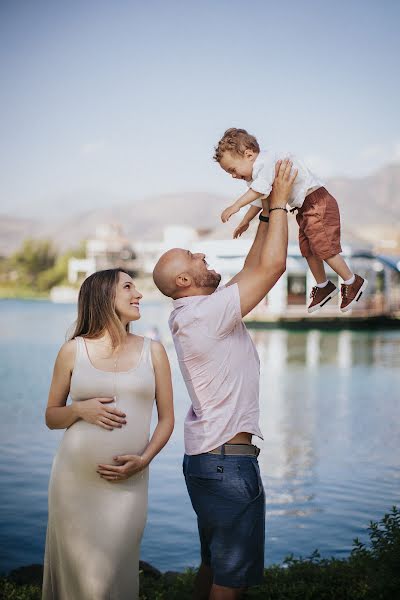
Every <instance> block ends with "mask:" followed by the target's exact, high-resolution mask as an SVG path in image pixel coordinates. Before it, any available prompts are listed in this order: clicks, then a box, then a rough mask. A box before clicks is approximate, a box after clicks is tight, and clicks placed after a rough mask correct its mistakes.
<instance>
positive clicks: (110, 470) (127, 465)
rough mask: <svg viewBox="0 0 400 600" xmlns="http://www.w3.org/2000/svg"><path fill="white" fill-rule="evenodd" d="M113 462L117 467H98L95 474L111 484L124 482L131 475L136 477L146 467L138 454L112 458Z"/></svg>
mask: <svg viewBox="0 0 400 600" xmlns="http://www.w3.org/2000/svg"><path fill="white" fill-rule="evenodd" d="M114 462H116V463H117V465H99V466H98V468H97V473H98V474H99V475H100V477H101V478H102V479H106V480H107V481H110V482H111V483H118V482H119V481H125V479H129V477H132V475H136V473H139V472H140V471H142V470H143V469H144V468H146V467H147V464H148V463H146V462H145V460H144V459H143V458H142V457H141V456H139V455H138V454H126V455H124V456H114Z"/></svg>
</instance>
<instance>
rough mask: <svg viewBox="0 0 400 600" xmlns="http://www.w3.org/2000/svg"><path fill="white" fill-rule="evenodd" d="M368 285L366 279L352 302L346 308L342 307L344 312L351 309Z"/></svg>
mask: <svg viewBox="0 0 400 600" xmlns="http://www.w3.org/2000/svg"><path fill="white" fill-rule="evenodd" d="M367 287H368V280H367V279H364V283H363V284H362V286H361V287H360V289H359V291H358V294H357V296H356V297H355V298H354V299H353V300H352V301H351V302H350V304H348V305H347V306H346V307H345V308H341V309H340V310H341V311H342V312H347V311H348V310H350V308H351V307H352V305H353V304H354V302H358V301H359V299H360V298H361V296H362V293H363V292H365V290H366V289H367Z"/></svg>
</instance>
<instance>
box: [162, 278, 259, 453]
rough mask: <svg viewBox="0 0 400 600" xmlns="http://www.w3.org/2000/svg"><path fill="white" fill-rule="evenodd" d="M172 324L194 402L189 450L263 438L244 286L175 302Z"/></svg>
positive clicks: (189, 423)
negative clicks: (240, 436)
mask: <svg viewBox="0 0 400 600" xmlns="http://www.w3.org/2000/svg"><path fill="white" fill-rule="evenodd" d="M173 306H174V310H173V311H172V313H171V316H170V318H169V326H170V329H171V333H172V337H173V340H174V344H175V348H176V352H177V355H178V360H179V366H180V369H181V373H182V376H183V379H184V380H185V383H186V387H187V390H188V392H189V396H190V399H191V401H192V406H191V408H190V409H189V412H188V414H187V416H186V420H185V451H186V454H201V453H202V452H208V451H209V450H212V449H213V448H216V447H217V446H220V445H221V444H223V443H225V442H227V441H228V440H230V439H231V438H233V437H234V436H235V435H236V434H237V433H240V432H241V431H246V432H248V433H251V434H254V435H256V436H258V437H260V438H262V434H261V431H260V428H259V425H258V420H259V383H260V360H259V358H258V354H257V350H256V348H255V346H254V344H253V341H252V339H251V337H250V335H249V333H248V331H247V329H246V327H245V325H244V323H243V321H242V315H241V311H240V297H239V287H238V285H237V284H233V285H230V286H228V287H225V286H220V287H219V288H218V289H217V290H216V291H215V292H214V293H213V294H210V295H209V296H188V297H186V298H179V299H178V300H174V301H173Z"/></svg>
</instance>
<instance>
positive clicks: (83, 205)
mask: <svg viewBox="0 0 400 600" xmlns="http://www.w3.org/2000/svg"><path fill="white" fill-rule="evenodd" d="M399 17H400V3H399V2H398V1H397V0H394V1H392V0H383V1H382V0H381V1H378V0H376V1H375V2H372V1H369V0H362V1H359V0H346V1H342V0H339V1H337V0H336V1H335V2H332V1H331V0H330V1H324V0H321V1H318V2H317V1H315V2H312V1H302V0H298V1H291V0H288V1H285V2H270V1H268V0H266V1H252V0H242V1H241V2H238V1H236V0H229V1H225V0H213V1H209V0H201V1H198V0H197V1H191V0H186V1H183V0H182V1H180V2H177V1H174V2H173V1H171V2H169V1H168V0H164V1H160V2H156V1H152V0H146V2H144V1H143V2H134V1H132V0H131V1H129V0H114V1H112V0H109V1H107V2H106V1H102V0H96V1H84V0H80V1H75V0H68V1H65V2H62V1H61V0H60V1H57V0H52V1H49V2H45V1H41V0H35V1H32V0H27V1H23V0H1V1H0V50H1V53H0V77H1V79H0V81H1V90H0V98H1V111H0V132H1V133H0V165H1V170H0V203H1V212H3V213H8V214H14V215H17V214H19V215H20V216H24V215H29V216H34V215H39V216H43V215H44V214H46V211H50V212H51V213H52V214H54V213H55V212H58V211H60V212H61V213H62V214H66V213H68V212H72V211H77V210H85V209H90V208H92V207H93V206H95V205H96V204H97V205H106V204H113V203H115V202H120V201H128V200H130V199H141V198H145V197H146V196H151V195H152V194H159V193H164V192H167V193H171V192H178V191H179V192H182V191H199V190H204V191H210V192H217V193H222V194H232V196H233V197H235V196H236V195H239V194H240V193H241V191H242V185H243V184H240V183H238V182H234V181H231V180H230V179H229V178H228V176H227V175H225V174H224V173H223V172H222V171H221V170H220V169H219V167H218V166H217V165H216V164H215V163H214V162H213V161H212V152H213V146H214V144H215V143H216V142H217V140H218V139H219V136H220V135H221V134H222V133H223V132H224V130H225V129H226V128H227V127H230V126H241V127H245V128H247V129H249V130H250V131H251V132H252V133H254V134H255V135H257V137H258V138H259V140H260V142H261V144H262V145H263V146H264V147H268V145H272V146H274V147H278V148H281V149H288V150H291V151H293V152H296V153H298V154H299V155H301V156H302V157H304V158H305V159H307V160H308V161H309V163H310V165H312V166H313V167H314V170H315V171H316V172H317V173H318V174H320V175H322V176H330V175H332V174H347V175H351V176H354V175H356V176H358V175H362V174H365V173H369V172H371V171H373V170H375V169H376V168H378V167H380V166H381V165H382V164H385V163H387V162H393V161H395V160H396V161H398V160H399V159H400V126H399V106H400V102H399V87H400V83H399V55H400V48H399V46H400V43H399V39H400V35H399V24H400V18H399Z"/></svg>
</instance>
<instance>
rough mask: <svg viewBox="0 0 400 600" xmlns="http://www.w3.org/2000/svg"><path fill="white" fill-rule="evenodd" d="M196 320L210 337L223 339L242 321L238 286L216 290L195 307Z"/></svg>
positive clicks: (235, 284)
mask: <svg viewBox="0 0 400 600" xmlns="http://www.w3.org/2000/svg"><path fill="white" fill-rule="evenodd" d="M196 319H197V320H198V323H199V325H201V326H202V327H203V330H204V331H205V333H206V334H207V335H209V336H211V337H224V336H225V335H227V334H228V333H230V332H231V331H232V329H233V328H234V327H235V326H236V325H237V324H238V323H239V322H240V321H241V320H242V313H241V310H240V294H239V286H238V284H237V283H234V284H232V285H229V286H222V287H221V288H218V289H217V290H216V291H215V292H214V293H213V294H210V295H209V296H207V297H206V298H204V300H202V301H201V302H200V303H199V304H198V305H197V307H196Z"/></svg>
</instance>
